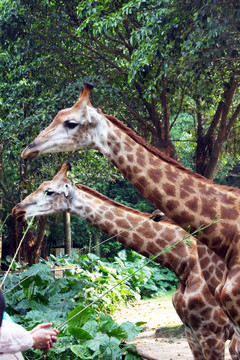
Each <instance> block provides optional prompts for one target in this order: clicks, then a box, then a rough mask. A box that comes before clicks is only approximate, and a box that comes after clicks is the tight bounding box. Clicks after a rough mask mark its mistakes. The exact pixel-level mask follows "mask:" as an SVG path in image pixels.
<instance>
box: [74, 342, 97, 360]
mask: <svg viewBox="0 0 240 360" xmlns="http://www.w3.org/2000/svg"><path fill="white" fill-rule="evenodd" d="M70 349H71V350H72V352H73V353H74V354H75V355H76V356H78V357H79V358H80V359H82V360H88V359H92V358H93V357H92V354H91V352H90V351H89V350H88V349H87V348H86V347H84V346H83V345H72V346H71V347H70Z"/></svg>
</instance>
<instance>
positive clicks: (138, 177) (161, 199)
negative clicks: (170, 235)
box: [96, 116, 240, 257]
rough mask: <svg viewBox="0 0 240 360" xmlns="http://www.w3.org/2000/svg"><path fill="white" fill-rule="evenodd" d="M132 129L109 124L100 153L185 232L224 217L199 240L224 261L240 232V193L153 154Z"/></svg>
mask: <svg viewBox="0 0 240 360" xmlns="http://www.w3.org/2000/svg"><path fill="white" fill-rule="evenodd" d="M108 118H112V117H110V116H108ZM126 129H128V128H126V127H125V126H124V125H122V128H121V127H119V124H117V125H116V123H114V121H113V122H112V120H111V121H108V130H107V132H106V131H105V130H104V131H105V136H103V137H102V139H103V141H102V142H99V143H98V145H97V146H96V148H97V149H98V150H100V151H101V152H102V153H103V154H104V155H106V156H107V157H108V158H109V160H110V161H111V162H112V163H113V164H114V165H115V166H116V167H117V168H118V169H119V170H120V171H121V172H122V173H123V175H124V176H125V177H126V178H127V179H128V180H129V181H130V182H131V183H132V184H133V186H134V187H135V188H137V189H138V190H139V191H140V192H141V193H142V194H143V196H144V197H145V198H147V199H148V200H149V201H150V202H151V203H152V204H153V205H155V206H156V207H157V208H159V209H160V210H162V211H163V212H164V213H165V214H166V215H167V216H168V217H169V218H171V219H173V220H174V221H175V222H176V223H177V224H178V225H180V226H181V227H183V228H185V229H186V228H187V227H188V226H189V225H190V226H191V229H192V230H194V229H197V228H199V226H201V225H202V226H203V225H204V226H206V225H209V224H210V223H211V222H212V221H213V220H214V219H216V218H217V217H220V218H221V219H222V220H221V222H220V223H217V224H214V225H211V226H210V227H209V228H207V229H206V230H204V231H203V233H202V234H199V238H200V239H201V241H203V242H204V243H205V244H206V245H207V246H208V247H210V248H211V249H213V250H215V251H216V252H217V253H218V254H219V255H220V256H221V257H224V256H225V254H226V251H227V248H228V246H229V244H230V242H231V241H232V238H233V236H234V234H235V233H236V231H237V224H236V220H237V219H238V218H239V212H238V210H237V209H238V208H240V206H239V191H238V193H235V191H233V190H232V189H230V188H228V189H226V187H223V186H220V185H216V184H213V183H212V182H211V181H209V180H207V179H205V178H203V177H202V176H200V175H197V174H193V173H191V172H190V171H189V170H188V169H186V168H184V167H183V166H181V165H180V164H178V163H177V162H176V161H174V160H172V159H170V158H167V157H166V156H164V154H161V153H160V152H156V153H155V152H154V151H152V149H153V148H152V147H151V146H149V145H147V144H144V142H143V141H142V142H141V138H139V137H137V136H136V138H137V140H136V138H134V136H132V134H130V135H129V133H128V132H127V130H126ZM128 130H129V129H128ZM130 132H131V130H130ZM133 134H134V133H133ZM145 145H147V146H145ZM229 189H230V191H229ZM236 191H237V190H236ZM226 235H227V236H226Z"/></svg>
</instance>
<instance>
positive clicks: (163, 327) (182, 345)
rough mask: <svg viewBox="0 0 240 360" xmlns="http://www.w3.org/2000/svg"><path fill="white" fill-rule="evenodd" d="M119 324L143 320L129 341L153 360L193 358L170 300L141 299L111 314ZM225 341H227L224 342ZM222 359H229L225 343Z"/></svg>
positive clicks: (186, 359) (191, 359) (187, 359)
mask: <svg viewBox="0 0 240 360" xmlns="http://www.w3.org/2000/svg"><path fill="white" fill-rule="evenodd" d="M113 318H114V320H116V321H117V322H118V323H119V324H121V323H122V322H124V321H127V320H128V321H131V322H134V323H135V322H138V321H145V322H146V324H145V325H144V326H143V331H142V332H141V333H140V334H139V335H138V336H137V337H136V338H135V339H134V340H133V341H131V343H133V344H135V345H136V346H137V348H138V349H139V350H142V351H144V352H145V353H147V354H149V355H151V356H152V357H153V358H154V359H155V360H176V359H179V360H183V359H184V360H193V356H192V353H191V351H190V349H189V346H188V343H187V340H186V338H185V336H184V328H183V325H182V322H181V320H180V318H179V317H178V315H177V313H176V312H175V310H174V308H173V305H172V302H171V300H169V299H165V298H161V299H156V300H155V299H151V300H140V301H137V302H135V303H134V305H133V306H128V307H124V308H122V309H119V310H117V311H116V312H115V313H114V314H113ZM227 344H228V343H227ZM225 354H226V355H225V356H226V357H225V360H230V359H231V357H230V355H229V352H228V349H227V345H226V351H225Z"/></svg>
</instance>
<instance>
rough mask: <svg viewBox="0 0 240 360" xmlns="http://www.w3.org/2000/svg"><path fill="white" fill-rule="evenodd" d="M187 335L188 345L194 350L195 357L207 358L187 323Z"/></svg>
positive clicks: (195, 358) (199, 358)
mask: <svg viewBox="0 0 240 360" xmlns="http://www.w3.org/2000/svg"><path fill="white" fill-rule="evenodd" d="M185 335H186V338H187V341H188V345H189V347H190V349H191V351H192V354H193V359H194V360H205V357H204V354H203V351H202V346H201V344H200V343H199V341H198V339H197V338H196V336H195V334H194V332H193V331H192V329H191V328H190V327H188V326H186V325H185ZM234 360H235V359H234Z"/></svg>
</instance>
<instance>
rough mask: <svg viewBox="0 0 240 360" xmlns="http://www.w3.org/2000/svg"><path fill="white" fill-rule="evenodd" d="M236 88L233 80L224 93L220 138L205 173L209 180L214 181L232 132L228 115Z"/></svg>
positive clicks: (216, 142) (218, 137) (216, 141)
mask: <svg viewBox="0 0 240 360" xmlns="http://www.w3.org/2000/svg"><path fill="white" fill-rule="evenodd" d="M236 88H237V83H236V82H235V81H234V80H233V79H232V80H231V81H230V83H229V88H227V89H226V91H225V92H224V96H223V106H222V113H221V122H220V127H219V130H218V136H217V138H216V140H215V142H214V145H213V149H212V153H211V156H210V159H209V161H208V164H207V166H206V169H205V171H204V176H206V177H207V178H208V179H211V180H213V178H214V175H215V169H216V165H217V161H218V158H219V155H220V154H221V151H222V147H223V144H224V142H225V141H226V139H227V138H228V136H229V132H230V130H231V128H229V126H228V124H229V122H228V114H229V110H230V106H231V104H232V100H233V96H234V93H235V90H236ZM232 126H233V123H232Z"/></svg>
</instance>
